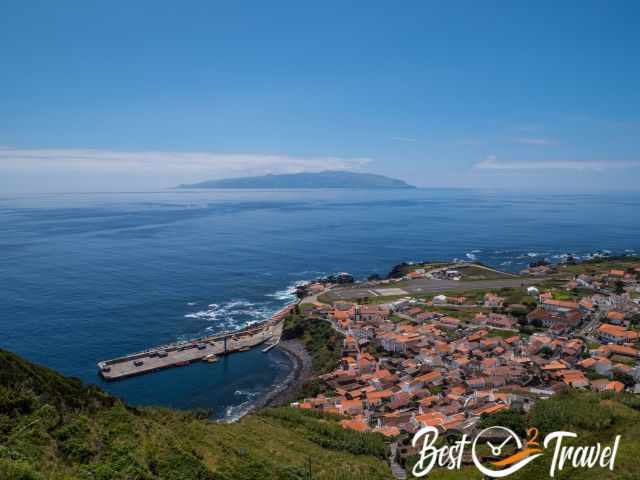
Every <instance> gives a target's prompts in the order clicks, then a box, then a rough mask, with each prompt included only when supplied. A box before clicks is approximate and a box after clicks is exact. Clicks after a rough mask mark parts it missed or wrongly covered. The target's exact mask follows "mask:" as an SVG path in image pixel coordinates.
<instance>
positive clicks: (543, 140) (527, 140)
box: [513, 137, 557, 145]
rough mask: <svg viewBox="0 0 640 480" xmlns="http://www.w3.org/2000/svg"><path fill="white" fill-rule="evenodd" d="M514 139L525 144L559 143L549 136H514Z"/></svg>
mask: <svg viewBox="0 0 640 480" xmlns="http://www.w3.org/2000/svg"><path fill="white" fill-rule="evenodd" d="M513 141H514V142H516V143H522V144H524V145H555V144H556V143H557V142H556V141H555V140H551V139H548V138H530V137H521V138H514V139H513Z"/></svg>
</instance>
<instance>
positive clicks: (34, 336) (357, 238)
mask: <svg viewBox="0 0 640 480" xmlns="http://www.w3.org/2000/svg"><path fill="white" fill-rule="evenodd" d="M639 211H640V195H637V194H636V195H521V194H517V193H490V192H478V191H465V190H457V191H445V190H440V191H428V190H425V191H423V190H416V191H396V192H371V191H369V192H367V191H356V192H341V191H330V190H327V191H209V192H189V191H187V192H182V191H180V192H159V193H123V194H68V195H41V196H38V195H32V196H22V197H4V198H0V252H1V256H0V346H1V347H3V348H7V349H10V350H13V351H15V352H17V353H19V354H22V355H24V356H25V357H27V358H29V359H31V360H34V361H36V362H39V363H42V364H45V365H47V366H50V367H52V368H55V369H57V370H59V371H61V372H63V373H65V374H68V375H74V376H77V377H80V378H82V379H83V380H85V381H89V382H94V383H99V384H102V382H101V381H100V379H99V378H98V377H97V375H96V366H95V364H96V362H97V361H99V360H103V359H106V358H111V357H115V356H119V355H122V354H125V353H129V352H133V351H137V350H141V349H144V348H147V347H149V346H153V345H155V344H160V343H166V342H170V341H174V340H177V339H182V338H188V337H193V336H196V335H203V334H206V333H211V332H216V331H220V330H226V329H229V328H237V327H240V326H243V325H245V324H246V323H247V322H251V321H257V320H261V319H264V318H266V317H268V316H269V315H270V314H271V313H272V312H274V311H275V310H277V309H278V308H280V307H281V306H282V305H284V304H285V303H287V302H289V301H291V300H292V296H291V291H290V288H291V286H293V285H294V284H295V282H297V281H300V280H304V279H309V278H314V277H317V276H319V275H322V274H325V273H331V272H335V271H349V272H352V273H354V274H355V275H356V276H366V275H368V274H371V273H386V272H387V271H388V270H389V269H390V268H391V267H392V266H393V265H394V264H395V263H398V262H400V261H403V260H421V259H453V258H461V259H467V258H477V259H479V260H481V261H483V262H485V263H488V264H491V265H494V266H497V267H500V268H503V269H508V270H513V271H515V270H518V269H520V268H522V267H523V266H524V265H526V264H527V263H528V262H530V261H531V260H535V259H538V258H543V257H548V258H558V256H559V255H561V254H564V253H573V254H575V255H578V256H585V255H588V254H589V253H592V252H594V251H597V250H609V251H611V252H613V253H625V252H626V253H631V252H632V251H639V252H640V222H639V221H638V220H640V214H638V212H639ZM289 368H290V366H289V364H288V361H287V359H286V358H285V357H284V356H283V354H281V353H280V352H277V351H272V352H270V353H269V354H266V355H265V354H262V353H261V352H259V351H254V352H248V353H244V354H236V355H233V356H231V357H229V358H227V359H225V360H224V361H221V362H220V363H218V364H213V365H209V364H200V365H193V366H190V367H187V368H182V369H175V370H168V371H165V372H161V373H157V374H153V375H148V376H143V377H138V378H132V379H129V380H125V381H122V382H117V383H110V384H102V385H103V386H104V387H105V388H107V389H108V390H110V391H112V392H114V393H116V394H118V395H120V396H122V397H124V398H125V399H127V400H128V401H130V402H132V403H137V404H162V405H170V406H175V407H180V408H194V407H203V408H212V409H214V410H215V412H216V414H217V415H219V416H223V415H225V414H227V415H233V414H234V413H235V412H237V411H238V410H241V409H242V408H243V407H244V406H246V405H247V404H248V403H250V402H251V401H252V400H254V399H255V398H257V397H258V396H259V395H261V394H263V393H264V392H265V391H267V390H268V389H269V388H270V386H271V385H273V384H274V383H278V382H280V381H282V379H283V378H284V377H285V376H286V374H287V372H288V369H289Z"/></svg>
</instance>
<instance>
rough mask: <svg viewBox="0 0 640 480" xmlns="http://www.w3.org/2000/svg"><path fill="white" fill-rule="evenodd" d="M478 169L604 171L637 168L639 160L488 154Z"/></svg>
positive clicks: (477, 166)
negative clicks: (523, 157) (501, 157)
mask: <svg viewBox="0 0 640 480" xmlns="http://www.w3.org/2000/svg"><path fill="white" fill-rule="evenodd" d="M473 167H474V169H478V170H515V171H517V170H540V171H542V170H581V171H604V170H611V169H624V168H637V167H640V161H633V160H632V161H614V160H612V161H592V160H584V161H582V160H541V161H498V160H497V159H496V157H494V156H490V157H488V158H487V159H486V160H483V161H481V162H478V163H476V164H475V165H474V166H473Z"/></svg>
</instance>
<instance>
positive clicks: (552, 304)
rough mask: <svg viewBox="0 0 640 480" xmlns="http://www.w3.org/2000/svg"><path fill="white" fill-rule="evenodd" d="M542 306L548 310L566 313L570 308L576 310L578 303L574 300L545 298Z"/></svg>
mask: <svg viewBox="0 0 640 480" xmlns="http://www.w3.org/2000/svg"><path fill="white" fill-rule="evenodd" d="M542 308H544V309H545V310H547V311H549V312H558V313H566V312H569V311H571V310H577V309H578V304H577V303H576V302H571V301H566V300H553V299H549V300H545V301H544V302H542Z"/></svg>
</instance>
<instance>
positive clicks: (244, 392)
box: [233, 390, 260, 398]
mask: <svg viewBox="0 0 640 480" xmlns="http://www.w3.org/2000/svg"><path fill="white" fill-rule="evenodd" d="M233 394H234V395H235V396H237V397H247V398H255V397H257V396H258V395H260V392H249V391H247V390H236V391H235V392H233Z"/></svg>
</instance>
